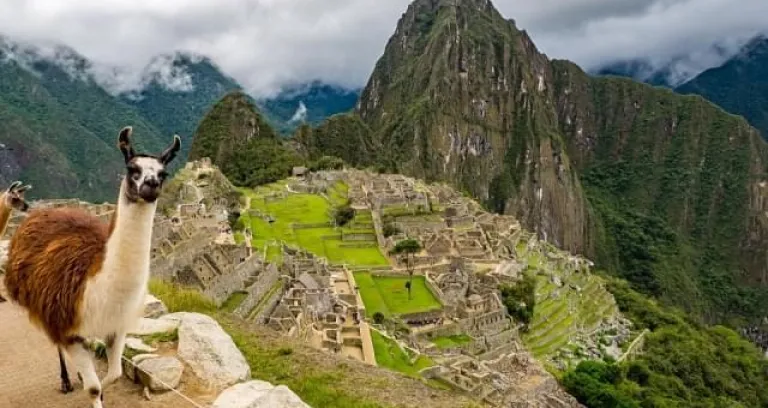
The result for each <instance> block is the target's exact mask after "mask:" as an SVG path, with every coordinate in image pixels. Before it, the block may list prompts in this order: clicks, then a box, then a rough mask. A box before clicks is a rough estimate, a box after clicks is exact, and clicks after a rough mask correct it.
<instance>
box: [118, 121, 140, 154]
mask: <svg viewBox="0 0 768 408" xmlns="http://www.w3.org/2000/svg"><path fill="white" fill-rule="evenodd" d="M131 134H133V128H132V127H130V126H126V127H124V128H123V130H121V131H120V134H119V135H118V136H117V147H119V148H120V151H121V152H122V153H123V157H124V158H125V162H126V163H128V162H129V161H131V159H133V156H135V155H136V152H135V151H134V150H133V146H132V145H131Z"/></svg>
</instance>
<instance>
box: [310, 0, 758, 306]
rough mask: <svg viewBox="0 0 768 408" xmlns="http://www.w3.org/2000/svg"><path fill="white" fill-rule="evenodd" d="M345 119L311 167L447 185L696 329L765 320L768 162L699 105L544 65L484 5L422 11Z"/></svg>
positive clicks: (736, 130) (754, 138)
mask: <svg viewBox="0 0 768 408" xmlns="http://www.w3.org/2000/svg"><path fill="white" fill-rule="evenodd" d="M356 114H357V115H358V116H359V117H360V118H361V119H362V121H363V122H364V124H365V125H366V126H367V127H368V128H369V129H370V130H369V131H368V132H367V133H366V132H365V130H361V129H364V127H361V126H358V125H356V124H355V123H356V122H355V121H353V120H347V121H346V122H347V123H349V124H352V125H354V126H355V128H356V130H355V131H354V134H355V136H354V138H355V139H354V140H355V142H354V143H350V142H349V141H347V142H348V143H346V144H345V143H344V142H343V141H337V142H327V141H326V142H324V143H325V146H326V148H325V149H322V148H321V149H320V150H322V152H317V151H315V152H314V153H313V154H314V155H318V154H321V153H322V154H331V155H335V156H339V157H342V158H344V159H345V160H347V161H350V162H352V163H356V164H364V165H370V164H375V165H380V166H384V167H386V168H388V169H390V170H398V171H401V172H405V173H407V174H409V175H415V176H417V177H422V178H426V179H428V180H443V181H448V182H451V183H452V184H454V185H456V186H457V187H459V188H461V189H463V190H466V191H468V192H470V193H472V194H473V195H474V196H476V197H478V198H479V199H481V200H482V201H483V202H485V204H486V205H487V206H488V207H489V208H490V209H492V210H496V211H505V212H507V213H511V214H514V215H516V216H517V217H518V218H519V219H521V221H522V222H523V223H524V224H525V226H526V227H527V228H528V229H531V230H535V231H537V232H538V233H539V235H540V236H542V237H543V238H546V239H547V240H549V241H550V242H553V243H554V244H555V245H557V246H559V247H562V248H566V249H568V250H571V251H575V252H580V253H583V254H586V255H587V256H588V257H590V258H592V259H595V260H596V262H597V263H598V266H600V267H603V268H606V269H608V270H609V271H611V272H612V273H615V274H618V275H622V276H624V277H626V278H627V279H629V280H630V281H631V282H632V283H633V286H634V287H635V288H637V289H640V290H642V291H644V292H645V293H649V294H653V295H656V296H660V297H662V298H663V299H665V300H667V301H669V302H672V303H674V304H677V305H680V306H683V307H685V308H686V309H688V310H689V311H692V312H694V313H696V314H697V315H698V316H700V317H702V318H705V319H708V320H713V321H723V320H726V319H728V318H729V317H732V316H746V317H748V318H753V317H757V316H760V315H763V314H764V313H766V306H765V305H766V303H760V300H761V299H765V295H766V284H768V269H767V268H768V266H766V265H765V262H764V261H762V262H761V260H764V259H766V258H765V257H766V255H768V253H767V252H766V245H765V244H766V232H767V231H766V226H768V224H767V223H766V219H765V217H764V215H763V211H764V210H765V203H764V200H763V196H764V191H763V187H762V186H764V185H765V184H764V180H765V167H766V159H768V156H767V155H768V148H766V145H765V143H764V142H763V141H762V140H761V139H760V138H759V135H758V133H757V132H756V131H755V130H754V129H752V128H750V127H749V126H748V125H747V123H746V122H745V121H743V120H741V119H740V118H737V117H734V116H731V115H728V114H726V113H725V112H723V111H722V110H720V109H718V108H717V107H715V106H714V105H712V104H710V103H708V102H706V101H704V100H703V99H702V98H699V97H683V96H679V95H676V94H674V93H673V92H671V91H668V90H663V89H658V88H652V87H650V86H647V85H643V84H639V83H635V82H632V81H629V80H625V79H621V78H591V77H590V76H588V75H587V74H585V73H584V72H583V71H582V70H581V69H579V68H578V67H577V66H575V65H573V64H570V63H567V62H563V61H554V62H551V61H549V60H548V59H547V58H546V56H544V55H542V54H540V53H539V52H538V51H537V49H536V47H535V45H534V44H533V43H532V41H531V39H530V38H529V37H528V35H527V34H526V33H525V32H524V31H520V30H518V29H517V28H515V26H514V23H513V22H511V21H508V20H506V19H504V18H503V17H502V16H501V15H500V14H499V13H498V12H497V11H496V9H495V8H494V7H493V6H492V5H491V4H490V3H489V2H488V1H486V0H440V1H438V0H417V1H415V2H414V3H412V4H411V5H410V6H409V7H408V10H407V11H406V13H405V14H404V15H403V16H402V18H401V19H400V22H399V23H398V26H397V29H396V31H395V33H394V35H393V36H392V38H391V39H390V40H389V42H388V44H387V47H386V50H385V52H384V54H383V56H382V57H381V58H380V60H379V61H378V63H377V64H376V67H375V69H374V72H373V74H372V75H371V78H370V80H369V82H368V84H367V86H366V87H365V89H364V90H363V93H362V96H361V100H360V102H359V105H358V109H357V111H356ZM336 133H337V134H344V132H336ZM361 138H363V139H368V140H367V141H366V142H365V143H364V146H366V147H367V149H366V150H368V149H373V151H370V152H368V154H366V155H354V154H351V152H350V151H349V150H350V149H348V148H346V146H349V145H351V144H357V143H359V142H358V140H360V139H361ZM308 140H309V142H310V144H311V143H314V144H315V146H317V145H318V140H317V138H315V137H309V138H308ZM311 150H312V149H310V151H311ZM750 285H751V286H752V287H750Z"/></svg>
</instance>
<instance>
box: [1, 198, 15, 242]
mask: <svg viewBox="0 0 768 408" xmlns="http://www.w3.org/2000/svg"><path fill="white" fill-rule="evenodd" d="M5 202H6V199H5V194H2V195H0V238H2V237H3V235H5V229H6V228H7V227H8V221H10V219H11V212H12V210H13V209H12V208H11V207H10V206H9V205H7V204H6V203H5Z"/></svg>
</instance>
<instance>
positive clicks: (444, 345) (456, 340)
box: [432, 334, 472, 349]
mask: <svg viewBox="0 0 768 408" xmlns="http://www.w3.org/2000/svg"><path fill="white" fill-rule="evenodd" d="M471 341H472V338H471V337H469V336H467V335H466V334H456V335H453V336H442V337H436V338H434V339H432V343H434V344H435V346H437V348H440V349H448V348H453V347H459V346H463V345H465V344H469V343H470V342H471Z"/></svg>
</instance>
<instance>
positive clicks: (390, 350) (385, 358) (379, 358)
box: [371, 330, 435, 379]
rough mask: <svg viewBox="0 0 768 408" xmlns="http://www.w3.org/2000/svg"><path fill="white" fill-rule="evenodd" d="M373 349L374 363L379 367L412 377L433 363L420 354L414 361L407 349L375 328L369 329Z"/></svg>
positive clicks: (415, 376) (417, 376)
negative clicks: (374, 354)
mask: <svg viewBox="0 0 768 408" xmlns="http://www.w3.org/2000/svg"><path fill="white" fill-rule="evenodd" d="M371 340H372V341H373V350H374V352H375V353H376V364H377V365H378V366H379V367H385V368H389V369H390V370H394V371H399V372H401V373H403V374H406V375H408V376H409V377H413V378H419V379H420V378H421V376H420V375H419V370H422V369H424V368H427V367H431V366H433V365H435V363H434V362H433V361H432V360H431V359H430V358H429V357H427V356H425V355H420V356H419V357H418V358H417V359H416V360H415V361H413V356H411V355H410V353H408V350H407V349H403V348H401V347H400V346H399V345H398V344H397V343H396V342H395V341H394V340H392V339H390V338H388V337H385V336H383V335H382V334H381V333H379V332H378V331H376V330H371Z"/></svg>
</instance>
